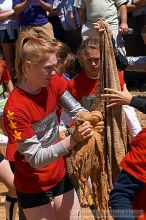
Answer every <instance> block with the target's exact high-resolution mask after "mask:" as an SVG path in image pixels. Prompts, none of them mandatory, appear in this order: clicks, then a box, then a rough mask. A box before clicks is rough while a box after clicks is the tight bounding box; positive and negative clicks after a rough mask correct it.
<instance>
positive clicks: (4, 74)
mask: <svg viewBox="0 0 146 220" xmlns="http://www.w3.org/2000/svg"><path fill="white" fill-rule="evenodd" d="M1 65H2V67H3V72H2V78H1V82H2V83H4V82H5V83H7V82H8V81H9V80H11V76H10V73H9V71H8V68H7V65H6V63H5V62H4V61H2V62H1Z"/></svg>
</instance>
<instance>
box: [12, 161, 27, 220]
mask: <svg viewBox="0 0 146 220" xmlns="http://www.w3.org/2000/svg"><path fill="white" fill-rule="evenodd" d="M9 163H10V167H11V171H12V172H13V173H14V171H15V164H14V162H12V161H11V162H9ZM8 196H9V194H8ZM17 206H18V211H19V212H18V215H19V219H20V220H26V217H25V215H24V212H23V210H22V208H21V206H20V204H19V202H18V205H17Z"/></svg>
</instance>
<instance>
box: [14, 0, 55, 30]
mask: <svg viewBox="0 0 146 220" xmlns="http://www.w3.org/2000/svg"><path fill="white" fill-rule="evenodd" d="M44 1H45V2H46V3H49V4H51V5H53V2H54V0H44ZM22 2H23V0H13V7H15V6H16V5H18V4H20V3H22ZM47 23H48V16H47V13H46V11H45V10H44V9H43V8H42V7H41V6H40V4H39V3H38V2H37V1H32V2H30V3H29V4H28V6H27V7H26V8H25V9H24V10H23V11H22V12H21V13H20V14H19V24H20V26H32V25H33V26H41V25H44V24H47Z"/></svg>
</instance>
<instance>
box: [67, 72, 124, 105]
mask: <svg viewBox="0 0 146 220" xmlns="http://www.w3.org/2000/svg"><path fill="white" fill-rule="evenodd" d="M118 77H119V82H120V86H121V89H123V86H124V84H125V81H124V79H123V75H122V73H121V72H119V71H118ZM98 83H99V80H98V79H92V78H89V77H88V76H86V75H85V74H84V72H83V71H81V72H80V73H79V74H78V75H77V76H76V77H74V78H72V79H71V80H69V82H68V84H69V91H70V93H71V94H72V95H73V96H74V97H75V98H76V100H78V101H79V100H81V99H82V98H83V97H84V96H88V95H92V94H95V93H96V89H97V85H98Z"/></svg>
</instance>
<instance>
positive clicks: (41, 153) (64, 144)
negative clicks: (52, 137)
mask: <svg viewBox="0 0 146 220" xmlns="http://www.w3.org/2000/svg"><path fill="white" fill-rule="evenodd" d="M75 145H76V142H75V141H74V140H73V139H72V137H71V136H69V137H67V138H66V139H65V140H62V141H60V142H58V143H56V144H54V145H50V146H48V147H46V148H43V147H42V145H41V143H40V142H39V141H38V139H37V137H36V136H34V137H31V138H28V139H27V140H25V141H22V142H19V143H18V151H19V152H20V153H21V154H23V155H24V156H25V159H26V161H27V162H29V163H30V165H31V167H33V168H41V167H45V166H47V165H48V164H50V163H51V162H53V161H55V160H57V159H58V158H60V157H62V156H64V155H66V154H68V151H69V150H71V149H72V148H73V147H74V146H75Z"/></svg>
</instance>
